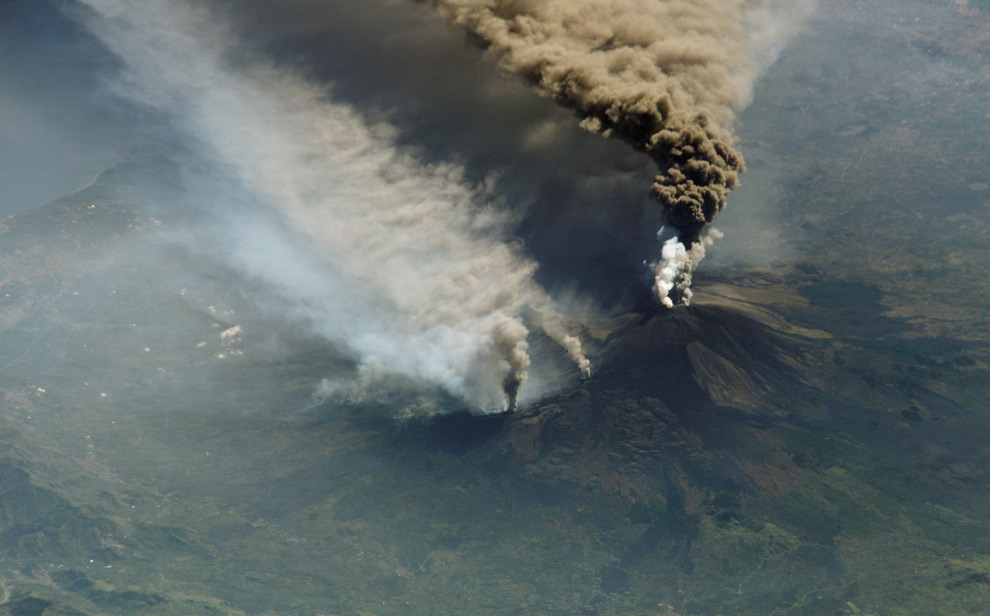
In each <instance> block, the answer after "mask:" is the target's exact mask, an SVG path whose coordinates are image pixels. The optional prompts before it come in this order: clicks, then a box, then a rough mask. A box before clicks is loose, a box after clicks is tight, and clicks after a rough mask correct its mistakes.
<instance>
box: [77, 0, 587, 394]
mask: <svg viewBox="0 0 990 616" xmlns="http://www.w3.org/2000/svg"><path fill="white" fill-rule="evenodd" d="M81 2H82V3H83V4H85V5H86V6H88V7H89V8H90V9H91V10H92V14H91V15H90V16H88V17H87V18H86V19H85V21H86V24H87V25H88V27H89V28H90V30H91V31H93V32H94V33H95V34H96V35H97V36H98V37H99V38H100V39H101V40H102V41H103V42H104V43H105V44H106V45H107V46H108V47H109V48H110V49H111V50H112V51H113V52H115V53H116V54H117V55H118V56H119V57H120V59H121V60H122V61H123V63H124V65H125V66H126V72H125V74H124V77H123V80H122V81H121V84H122V85H120V86H119V87H120V88H122V91H123V92H124V94H125V95H127V96H129V97H131V98H134V99H137V100H139V101H140V102H142V103H145V104H148V105H150V106H152V107H154V108H156V109H158V110H160V111H162V112H164V113H165V114H166V115H168V116H169V117H170V118H171V119H172V120H173V121H174V122H175V123H176V124H177V125H178V126H179V128H180V129H182V130H183V131H184V133H185V134H186V135H187V136H188V138H187V141H190V142H191V143H192V144H193V147H194V148H195V149H197V150H198V151H199V152H200V154H201V155H204V156H208V157H210V158H211V159H213V160H215V161H216V162H217V163H218V165H217V166H218V167H220V168H223V169H227V170H228V172H227V173H228V174H229V175H230V176H231V178H233V180H234V181H235V182H236V183H237V184H238V185H239V187H240V188H242V189H245V190H246V191H247V193H248V194H250V195H251V198H252V200H254V201H257V202H260V203H262V204H263V205H266V206H268V207H270V208H271V209H272V210H273V211H275V212H277V213H278V214H279V215H280V216H281V218H282V221H283V223H284V224H285V225H286V226H287V227H288V230H280V229H279V226H278V225H275V224H271V223H266V222H264V216H257V215H249V214H247V213H245V212H241V213H237V214H234V213H227V214H225V216H226V220H227V224H228V227H229V229H228V231H227V234H228V237H227V238H226V240H222V239H221V238H220V237H218V238H216V239H217V241H222V246H223V248H222V249H220V250H218V251H217V250H215V251H214V254H217V253H219V254H220V256H221V257H222V258H224V259H225V260H226V262H227V263H228V264H230V265H233V266H235V267H236V268H238V269H239V270H240V271H241V272H242V273H243V274H245V275H246V276H248V277H249V278H251V279H252V280H253V281H255V282H257V283H261V284H262V285H264V286H265V287H266V288H268V289H269V290H270V291H271V296H270V297H267V298H266V302H267V304H268V305H267V308H268V309H269V310H273V311H278V312H279V313H281V314H283V315H284V316H286V317H289V318H292V319H293V320H295V321H297V322H303V323H305V324H307V325H308V326H309V327H310V328H312V330H313V331H315V332H316V333H318V334H320V335H322V336H324V337H326V338H327V339H330V340H332V341H334V342H336V343H338V344H342V345H344V346H345V347H346V348H348V349H350V350H351V351H352V352H353V353H355V354H356V355H357V356H358V358H359V359H360V363H361V368H362V370H361V373H362V375H363V376H362V378H365V379H366V378H367V375H368V374H369V373H381V374H382V375H386V376H387V375H396V376H399V377H402V378H404V379H407V380H409V379H411V380H414V381H416V382H419V383H423V382H425V383H429V384H434V385H438V386H441V387H443V388H444V389H445V390H446V391H447V392H449V393H450V394H452V395H455V396H458V397H460V398H462V399H464V400H465V401H467V402H468V403H469V404H471V405H473V406H475V407H476V408H478V409H481V410H492V409H496V408H501V407H503V405H505V406H508V407H510V408H511V407H512V406H514V405H515V402H516V395H517V392H518V389H519V387H520V386H522V385H523V384H524V383H525V381H526V376H527V370H528V368H529V363H530V358H529V355H528V343H527V334H528V330H527V326H526V324H525V322H524V318H525V316H526V315H533V316H534V317H535V322H536V323H537V324H540V323H542V324H544V326H545V329H546V331H547V333H548V335H550V337H551V338H553V339H556V340H558V341H559V342H560V343H561V344H562V346H564V347H565V348H566V349H567V350H568V351H569V352H570V353H571V355H572V357H573V358H574V359H575V361H576V362H578V365H579V367H580V368H581V370H584V371H586V370H587V369H588V364H587V359H586V358H585V357H584V355H583V353H582V351H581V348H580V342H579V341H578V339H577V338H575V337H574V336H572V335H571V334H570V333H569V332H568V331H567V328H566V327H565V326H564V321H563V319H562V318H561V317H560V316H559V315H557V314H556V313H555V311H554V309H553V307H552V305H551V301H550V299H549V297H548V296H547V295H546V294H545V292H544V291H543V290H542V289H541V288H539V287H538V286H537V285H536V284H535V282H534V281H533V279H532V276H533V273H534V271H535V264H534V263H532V262H531V261H529V260H527V259H526V258H524V257H523V256H522V255H520V254H519V251H518V249H517V248H516V247H514V246H513V245H511V244H510V243H507V242H506V241H505V240H504V239H502V238H504V237H505V230H504V228H503V226H504V222H503V221H502V220H501V219H500V217H499V216H498V214H497V213H496V212H494V211H493V209H492V208H491V207H487V206H486V203H485V201H486V196H485V194H484V191H482V190H479V189H476V188H473V187H471V186H470V184H469V182H468V181H467V180H466V179H465V177H464V174H463V170H462V169H461V168H460V167H459V166H457V165H453V164H426V163H423V162H421V161H420V160H418V159H417V158H416V157H415V156H414V155H412V154H410V153H409V152H408V151H405V150H403V149H401V148H399V147H398V146H397V145H396V143H395V134H394V133H395V131H394V129H393V128H391V127H389V126H387V125H381V124H379V125H369V124H368V123H367V122H366V121H364V120H363V119H362V118H361V116H359V115H358V114H357V113H356V112H355V111H354V110H353V109H351V108H349V107H347V106H345V105H342V104H338V103H335V102H334V101H332V100H331V98H330V96H329V94H328V92H327V91H326V90H325V89H323V88H321V87H318V86H316V85H313V84H312V83H309V82H307V81H306V80H305V79H303V78H301V77H299V76H298V75H295V74H292V73H291V72H287V71H285V70H284V69H279V68H277V67H274V66H271V65H268V64H265V63H263V62H257V61H256V62H243V61H242V62H240V63H239V64H237V65H235V64H234V63H233V62H232V58H234V57H241V58H243V57H244V55H245V54H246V53H248V52H249V50H245V49H243V48H242V47H240V46H239V45H237V44H236V42H235V41H234V37H233V36H232V34H231V33H230V32H229V31H227V30H225V29H224V27H223V24H222V23H221V22H220V21H219V20H218V17H217V15H215V14H212V13H210V12H208V11H207V10H206V9H204V8H203V7H202V6H196V5H195V4H194V3H191V2H187V1H185V0H142V1H141V2H133V1H130V0H81ZM226 181H230V178H227V180H226ZM218 193H219V191H218ZM209 197H210V198H212V199H213V200H214V201H215V203H214V204H211V207H213V208H216V209H217V210H219V211H221V212H226V211H227V208H231V206H232V205H235V204H231V203H229V202H228V203H225V202H224V201H225V200H227V201H232V200H234V197H232V196H230V195H225V194H217V195H210V196H209ZM231 209H233V208H231ZM300 236H302V238H304V239H302V240H301V239H299V238H300Z"/></svg>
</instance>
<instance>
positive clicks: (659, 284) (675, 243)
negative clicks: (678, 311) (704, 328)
mask: <svg viewBox="0 0 990 616" xmlns="http://www.w3.org/2000/svg"><path fill="white" fill-rule="evenodd" d="M661 231H662V229H661ZM657 235H658V236H659V235H660V234H659V233H658V234H657ZM721 238H722V232H721V231H719V230H718V229H715V228H713V227H708V228H707V229H705V230H704V231H703V232H702V234H701V237H700V238H698V241H696V242H695V243H693V244H691V246H690V247H687V246H685V245H684V244H683V243H681V242H680V241H679V240H678V239H677V238H676V237H672V238H670V239H668V240H667V241H666V242H664V243H663V249H662V250H661V251H660V261H659V262H658V263H657V264H656V265H654V266H653V269H654V271H655V272H656V276H655V277H654V284H653V291H654V292H655V293H656V295H657V298H658V299H659V300H660V303H661V304H663V305H664V306H666V307H667V308H673V307H674V300H675V299H678V300H679V302H680V303H681V304H683V305H685V306H689V305H690V304H691V297H693V296H694V293H693V292H692V291H691V276H692V274H693V273H694V270H695V269H696V268H697V267H698V263H700V262H701V260H702V259H704V258H705V253H706V252H707V249H708V248H711V246H712V244H713V243H715V240H717V239H721ZM671 292H676V293H675V294H674V295H671Z"/></svg>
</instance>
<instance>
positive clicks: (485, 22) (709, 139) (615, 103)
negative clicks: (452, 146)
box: [425, 0, 767, 299]
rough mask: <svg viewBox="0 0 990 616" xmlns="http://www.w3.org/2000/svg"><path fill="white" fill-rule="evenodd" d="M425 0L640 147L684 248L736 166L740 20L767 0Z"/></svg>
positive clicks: (549, 91)
mask: <svg viewBox="0 0 990 616" xmlns="http://www.w3.org/2000/svg"><path fill="white" fill-rule="evenodd" d="M425 1H426V2H427V3H428V4H430V5H432V6H434V7H435V8H437V9H438V10H439V12H440V13H441V14H442V15H443V16H444V17H445V18H446V19H448V20H449V21H451V22H453V23H456V24H458V25H460V26H462V27H464V28H465V29H467V30H468V31H469V32H470V33H471V34H472V35H473V36H475V37H477V38H478V39H479V41H480V42H481V43H482V44H483V46H485V47H486V49H487V51H488V53H489V54H491V55H492V56H493V57H494V58H496V59H497V61H498V62H499V64H500V65H501V66H503V67H504V68H506V69H508V70H509V71H511V72H514V73H517V74H519V75H521V76H522V77H524V78H525V79H526V80H527V81H529V82H530V83H532V84H534V85H535V86H536V87H537V88H538V89H539V91H541V92H542V93H544V94H545V95H547V96H550V97H551V98H553V99H554V100H555V101H557V102H558V103H560V104H561V105H564V106H567V107H569V108H572V109H574V110H575V111H576V112H577V113H578V114H579V115H580V116H581V117H582V120H581V125H582V126H583V127H584V128H586V129H587V130H589V131H591V132H595V133H600V134H602V135H604V136H606V137H608V136H613V135H614V136H618V137H620V138H622V139H623V140H625V141H627V142H629V143H631V144H632V145H633V146H634V147H635V148H637V149H639V150H641V151H643V152H646V153H647V154H648V155H649V156H650V158H651V159H652V160H653V161H654V162H655V163H656V165H657V168H658V173H657V176H656V178H655V181H654V183H653V188H652V194H653V196H654V197H655V198H656V200H657V202H658V203H659V204H660V206H661V208H662V210H663V216H664V218H665V220H666V221H667V223H668V224H670V225H671V226H673V227H674V228H676V229H677V231H678V235H679V239H680V241H681V242H682V243H683V244H685V245H686V247H687V248H690V247H692V246H693V245H694V244H696V243H698V242H699V241H700V240H701V234H702V230H703V229H704V227H705V225H707V224H708V223H710V222H712V221H713V220H714V218H715V216H716V214H717V213H718V212H719V211H720V210H721V209H723V208H724V207H725V202H726V196H727V195H728V193H729V191H730V190H732V189H733V188H735V187H736V185H737V184H738V178H739V174H740V173H741V172H742V171H743V170H744V163H743V159H742V156H741V155H740V154H739V153H738V152H737V151H736V150H735V149H734V147H733V141H734V137H733V135H732V133H731V131H730V130H729V126H731V124H732V121H733V119H734V110H735V109H738V108H740V107H741V106H743V105H744V104H745V103H746V102H747V101H748V99H749V96H750V91H751V87H752V83H753V81H754V80H755V78H756V75H757V73H758V58H756V57H755V55H756V51H755V49H754V47H756V46H758V45H756V44H754V41H753V40H751V34H750V33H749V32H748V30H747V27H748V26H751V25H752V24H753V23H754V19H755V17H754V16H755V15H756V14H757V12H759V11H762V10H763V9H765V8H767V2H766V1H765V0H425ZM692 266H693V264H689V265H688V266H687V267H688V270H690V268H691V267H692ZM658 293H660V294H661V295H662V293H663V292H662V290H661V289H660V288H659V287H658ZM662 298H663V297H661V299H662Z"/></svg>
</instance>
